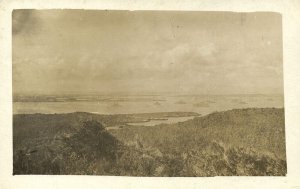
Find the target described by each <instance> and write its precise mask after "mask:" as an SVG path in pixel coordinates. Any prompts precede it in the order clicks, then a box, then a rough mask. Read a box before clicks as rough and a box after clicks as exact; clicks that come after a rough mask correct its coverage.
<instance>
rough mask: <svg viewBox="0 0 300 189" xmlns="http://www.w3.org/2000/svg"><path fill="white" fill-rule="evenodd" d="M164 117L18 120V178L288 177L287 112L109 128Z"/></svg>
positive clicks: (15, 131) (18, 117)
mask: <svg viewBox="0 0 300 189" xmlns="http://www.w3.org/2000/svg"><path fill="white" fill-rule="evenodd" d="M171 114H172V115H173V116H176V115H177V116H180V115H179V114H180V113H174V112H173V113H171ZM181 114H182V113H181ZM191 114H192V113H184V115H191ZM195 115H196V114H195ZM158 116H160V117H164V116H170V114H168V113H156V114H155V115H154V114H128V115H96V114H90V113H71V114H49V115H47V114H32V115H14V122H13V123H14V125H13V139H14V174H96V175H131V176H216V175H285V174H286V159H285V134H284V110H283V109H275V108H262V109H260V108H249V109H236V110H229V111H224V112H215V113H212V114H209V115H206V116H203V117H195V118H194V119H192V120H188V121H185V122H180V123H177V124H170V125H167V124H165V125H159V126H154V127H142V126H125V127H123V128H120V129H114V130H107V129H106V127H107V126H114V125H119V124H124V123H126V122H130V121H133V120H135V121H141V120H145V119H149V118H150V119H151V118H153V117H155V118H157V117H158Z"/></svg>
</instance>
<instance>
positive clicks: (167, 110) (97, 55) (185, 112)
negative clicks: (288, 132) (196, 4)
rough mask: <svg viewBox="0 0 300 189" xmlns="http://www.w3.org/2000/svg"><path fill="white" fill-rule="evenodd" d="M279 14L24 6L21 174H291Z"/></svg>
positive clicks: (17, 16) (18, 31)
mask: <svg viewBox="0 0 300 189" xmlns="http://www.w3.org/2000/svg"><path fill="white" fill-rule="evenodd" d="M282 51H283V49H282V18H281V15H280V14H279V13H274V12H253V13H239V12H236V13H235V12H200V11H125V10H124V11H117V10H68V9H65V10H30V9H28V10H21V9H20V10H14V11H13V12H12V78H13V174H14V175H27V174H42V175H113V176H147V177H203V176H204V177H209V176H285V175H286V172H287V165H286V153H285V151H286V150H285V124H284V123H285V122H284V96H283V57H282Z"/></svg>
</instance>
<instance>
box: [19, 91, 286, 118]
mask: <svg viewBox="0 0 300 189" xmlns="http://www.w3.org/2000/svg"><path fill="white" fill-rule="evenodd" d="M52 97H53V96H52ZM54 98H55V99H56V100H55V101H30V100H27V101H24V100H23V101H22V100H19V101H16V102H14V103H13V113H14V114H33V113H44V114H53V113H71V112H91V113H97V114H132V113H152V112H178V111H181V112H196V113H199V114H201V115H205V114H209V113H211V112H214V111H224V110H230V109H239V108H249V107H257V108H265V107H275V108H282V107H283V106H284V99H283V96H282V95H177V96H172V95H155V96H151V95H149V96H128V95H127V96H101V97H99V98H98V97H97V96H96V97H95V96H92V97H91V96H78V97H76V96H75V97H74V96H73V97H72V100H71V101H70V100H65V98H66V97H54Z"/></svg>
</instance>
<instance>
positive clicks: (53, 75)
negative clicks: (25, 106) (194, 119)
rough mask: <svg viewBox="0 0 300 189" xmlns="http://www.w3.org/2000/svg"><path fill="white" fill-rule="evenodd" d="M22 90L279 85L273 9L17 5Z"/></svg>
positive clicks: (233, 89)
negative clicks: (32, 7)
mask: <svg viewBox="0 0 300 189" xmlns="http://www.w3.org/2000/svg"><path fill="white" fill-rule="evenodd" d="M12 25H13V91H14V93H18V94H19V93H20V94H63V93H83V94H84V93H90V92H96V93H99V94H110V93H125V94H149V93H180V94H249V93H251V94H253V93H259V94H264V93H283V70H282V67H283V65H282V37H281V35H282V30H281V16H280V15H279V14H275V13H231V12H176V11H159V12H157V11H91V10H89V11H87V10H15V11H14V12H13V23H12Z"/></svg>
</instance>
